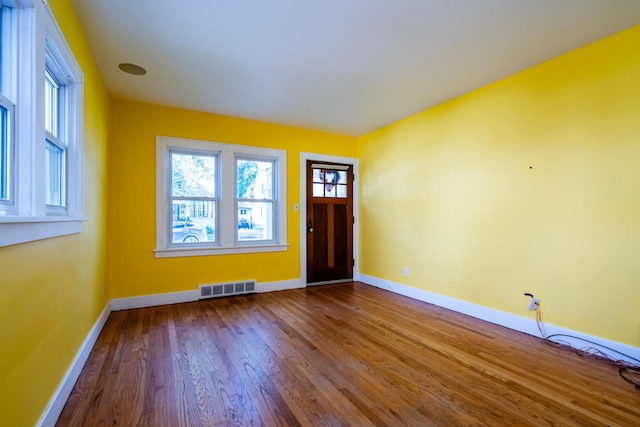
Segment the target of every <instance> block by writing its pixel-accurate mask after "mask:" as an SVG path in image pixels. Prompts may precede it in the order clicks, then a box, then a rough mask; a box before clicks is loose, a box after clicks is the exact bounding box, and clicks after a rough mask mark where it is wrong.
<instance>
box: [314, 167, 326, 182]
mask: <svg viewBox="0 0 640 427" xmlns="http://www.w3.org/2000/svg"><path fill="white" fill-rule="evenodd" d="M313 182H324V169H314V170H313Z"/></svg>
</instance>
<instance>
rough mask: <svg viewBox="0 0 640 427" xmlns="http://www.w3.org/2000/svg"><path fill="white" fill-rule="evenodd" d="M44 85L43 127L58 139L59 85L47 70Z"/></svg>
mask: <svg viewBox="0 0 640 427" xmlns="http://www.w3.org/2000/svg"><path fill="white" fill-rule="evenodd" d="M44 83H45V84H44V127H45V129H46V130H47V131H48V132H49V133H51V134H52V135H54V136H57V137H60V135H58V119H59V111H58V110H59V103H58V93H59V90H60V85H59V84H58V83H57V82H56V80H55V79H54V78H53V76H52V75H51V73H49V71H48V70H47V71H46V72H45V79H44Z"/></svg>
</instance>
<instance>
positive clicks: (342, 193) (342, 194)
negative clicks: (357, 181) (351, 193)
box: [336, 185, 347, 199]
mask: <svg viewBox="0 0 640 427" xmlns="http://www.w3.org/2000/svg"><path fill="white" fill-rule="evenodd" d="M336 188H337V190H338V197H339V198H341V199H346V198H347V186H346V185H337V186H336Z"/></svg>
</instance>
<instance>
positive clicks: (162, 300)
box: [111, 290, 199, 311]
mask: <svg viewBox="0 0 640 427" xmlns="http://www.w3.org/2000/svg"><path fill="white" fill-rule="evenodd" d="M198 298H199V295H198V291H197V290H194V291H183V292H170V293H167V294H152V295H142V296H139V297H129V298H114V299H112V300H111V309H112V310H113V311H120V310H130V309H132V308H145V307H154V306H156V305H167V304H179V303H182V302H192V301H198Z"/></svg>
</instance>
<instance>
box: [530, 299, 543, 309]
mask: <svg viewBox="0 0 640 427" xmlns="http://www.w3.org/2000/svg"><path fill="white" fill-rule="evenodd" d="M539 305H540V298H531V301H530V302H529V310H533V311H535V310H537V309H538V306H539Z"/></svg>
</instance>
